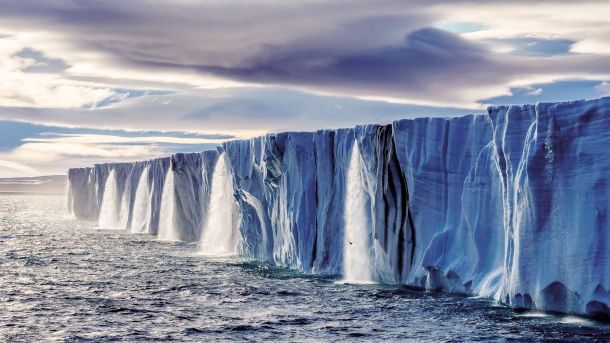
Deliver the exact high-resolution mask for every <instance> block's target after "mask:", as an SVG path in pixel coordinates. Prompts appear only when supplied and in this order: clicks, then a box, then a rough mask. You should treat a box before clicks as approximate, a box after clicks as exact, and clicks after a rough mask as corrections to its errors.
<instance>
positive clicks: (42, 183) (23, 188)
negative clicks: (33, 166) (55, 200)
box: [0, 175, 67, 194]
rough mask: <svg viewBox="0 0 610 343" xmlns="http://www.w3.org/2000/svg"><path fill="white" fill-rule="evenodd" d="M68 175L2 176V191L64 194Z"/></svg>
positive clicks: (0, 186) (0, 191)
mask: <svg viewBox="0 0 610 343" xmlns="http://www.w3.org/2000/svg"><path fill="white" fill-rule="evenodd" d="M66 183H67V177H66V175H48V176H36V177H13V178H0V193H41V194H63V193H65V192H66Z"/></svg>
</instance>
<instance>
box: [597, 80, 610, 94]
mask: <svg viewBox="0 0 610 343" xmlns="http://www.w3.org/2000/svg"><path fill="white" fill-rule="evenodd" d="M595 90H596V91H598V92H599V93H600V94H602V95H610V82H608V81H604V82H602V83H600V84H599V85H597V86H595Z"/></svg>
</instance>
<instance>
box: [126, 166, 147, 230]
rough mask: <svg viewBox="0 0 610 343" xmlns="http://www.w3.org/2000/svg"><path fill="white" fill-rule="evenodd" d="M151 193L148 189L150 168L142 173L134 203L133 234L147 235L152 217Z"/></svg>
mask: <svg viewBox="0 0 610 343" xmlns="http://www.w3.org/2000/svg"><path fill="white" fill-rule="evenodd" d="M150 205H151V193H150V189H149V187H148V167H147V168H145V169H144V170H143V171H142V174H141V175H140V180H139V181H138V188H137V189H136V196H135V199H134V203H133V217H132V218H131V230H130V231H131V232H132V233H147V232H148V223H149V222H150V215H151V206H150Z"/></svg>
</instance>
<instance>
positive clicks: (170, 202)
mask: <svg viewBox="0 0 610 343" xmlns="http://www.w3.org/2000/svg"><path fill="white" fill-rule="evenodd" d="M174 206H175V190H174V172H173V171H172V170H171V169H170V170H168V172H167V176H166V177H165V182H164V184H163V192H162V193H161V212H160V213H159V232H158V233H157V238H158V239H160V240H163V241H179V240H180V237H179V235H178V232H177V230H176V226H175V225H174Z"/></svg>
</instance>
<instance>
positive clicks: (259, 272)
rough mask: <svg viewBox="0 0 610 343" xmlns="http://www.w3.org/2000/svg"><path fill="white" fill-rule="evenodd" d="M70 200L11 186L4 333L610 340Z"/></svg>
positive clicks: (2, 290)
mask: <svg viewBox="0 0 610 343" xmlns="http://www.w3.org/2000/svg"><path fill="white" fill-rule="evenodd" d="M65 208H66V205H65V199H64V197H62V196H54V195H53V196H35V195H18V194H14V195H10V194H4V195H0V264H1V267H0V341H3V342H20V341H26V342H28V341H29V342H40V341H57V342H86V341H92V342H104V341H125V342H135V341H141V342H150V341H163V342H167V341H181V342H184V341H197V342H202V341H206V342H209V341H296V342H301V341H304V342H321V341H324V342H325V341H333V342H334V341H344V342H352V341H365V342H371V341H385V342H395V341H412V342H475V341H485V342H488V341H498V342H524V341H525V342H528V341H534V342H535V341H538V342H587V341H591V342H607V341H610V325H608V324H604V323H600V322H595V321H591V320H588V319H583V318H579V317H574V316H553V315H547V314H542V313H535V312H516V311H514V310H511V309H510V308H507V307H503V306H500V305H497V304H495V303H494V302H493V301H490V300H487V299H480V298H469V297H463V296H452V295H446V294H438V293H429V292H422V291H417V290H411V289H407V288H404V287H396V286H386V285H346V284H341V283H339V282H337V279H336V278H332V277H321V276H310V275H303V274H301V273H299V272H298V271H294V270H290V269H285V268H279V267H274V266H271V265H268V264H266V263H262V262H256V261H243V260H240V259H213V258H209V257H204V256H201V255H198V254H197V247H196V245H194V244H181V243H168V242H159V241H156V240H155V239H154V238H152V237H150V236H147V235H133V234H128V233H125V232H120V231H109V230H98V229H96V225H95V223H89V222H81V221H77V220H75V219H72V218H70V217H69V216H68V215H67V214H66V209H65Z"/></svg>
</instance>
